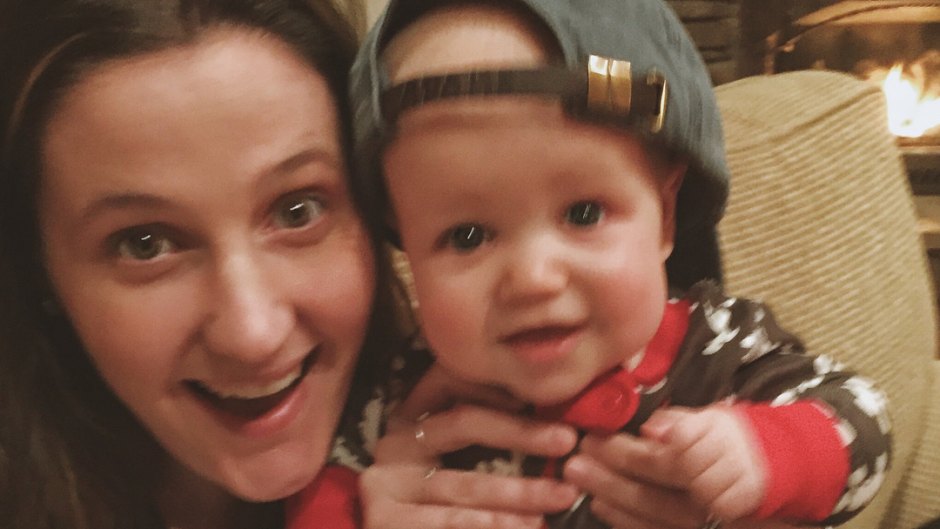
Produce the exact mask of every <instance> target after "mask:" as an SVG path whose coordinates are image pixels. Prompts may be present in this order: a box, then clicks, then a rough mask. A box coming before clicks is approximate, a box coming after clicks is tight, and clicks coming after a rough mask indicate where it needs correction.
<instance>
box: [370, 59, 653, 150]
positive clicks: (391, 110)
mask: <svg viewBox="0 0 940 529" xmlns="http://www.w3.org/2000/svg"><path fill="white" fill-rule="evenodd" d="M510 94H526V95H549V96H559V97H561V98H562V100H563V101H564V103H565V106H566V107H567V108H568V109H569V110H570V111H572V112H573V113H575V114H579V115H580V114H584V115H585V117H592V118H600V119H604V120H611V119H614V120H623V119H627V120H628V121H633V122H636V123H639V124H641V125H642V126H645V127H646V128H647V129H648V130H649V132H652V133H656V132H659V131H660V130H661V129H662V127H663V123H664V121H665V117H666V101H667V95H668V94H667V83H666V79H665V77H664V76H663V75H662V73H660V72H659V71H657V70H655V69H654V70H651V71H650V72H649V73H647V75H646V76H645V78H644V79H643V80H642V81H639V82H634V79H633V75H632V72H631V65H630V62H629V61H621V60H615V59H608V58H605V57H598V56H596V55H591V56H590V57H589V58H588V64H587V68H585V69H582V70H570V69H567V68H560V67H546V68H539V69H527V70H487V71H472V72H461V73H452V74H445V75H436V76H429V77H419V78H417V79H411V80H408V81H405V82H402V83H399V84H396V85H393V86H391V87H389V88H388V89H387V90H385V91H384V92H383V93H382V100H381V104H382V115H383V117H384V118H385V120H386V121H387V122H389V123H394V122H395V121H396V120H397V119H398V116H399V115H401V113H402V112H404V111H406V110H408V109H411V108H415V107H419V106H421V105H423V104H425V103H430V102H432V101H438V100H441V99H451V98H456V97H467V96H488V95H510Z"/></svg>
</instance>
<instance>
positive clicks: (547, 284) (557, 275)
mask: <svg viewBox="0 0 940 529" xmlns="http://www.w3.org/2000/svg"><path fill="white" fill-rule="evenodd" d="M564 251H565V250H564V247H563V245H562V244H561V243H560V242H558V241H555V240H554V239H553V238H551V237H547V236H546V237H540V238H538V239H533V240H529V241H525V242H524V243H522V244H519V245H516V246H515V247H514V248H512V249H509V255H507V256H506V261H505V263H506V264H505V267H504V271H503V274H502V275H503V277H502V281H501V285H500V289H499V290H500V293H501V297H502V299H503V300H504V301H510V302H512V301H518V302H526V301H531V300H540V299H545V298H551V297H553V296H555V295H558V294H559V293H560V292H561V291H563V290H564V289H565V287H567V285H568V277H569V270H568V269H567V263H566V260H565V258H564Z"/></svg>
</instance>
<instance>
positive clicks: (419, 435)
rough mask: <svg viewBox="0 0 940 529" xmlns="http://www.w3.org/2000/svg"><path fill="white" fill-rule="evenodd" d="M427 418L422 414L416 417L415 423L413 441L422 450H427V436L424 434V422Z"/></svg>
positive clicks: (425, 414) (426, 415)
mask: <svg viewBox="0 0 940 529" xmlns="http://www.w3.org/2000/svg"><path fill="white" fill-rule="evenodd" d="M427 418H428V414H427V413H424V414H422V415H421V416H420V417H418V420H417V421H415V422H416V424H415V441H417V442H418V444H419V445H421V446H423V447H424V448H428V436H427V434H426V433H425V432H424V420H425V419H427Z"/></svg>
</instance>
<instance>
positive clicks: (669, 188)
mask: <svg viewBox="0 0 940 529" xmlns="http://www.w3.org/2000/svg"><path fill="white" fill-rule="evenodd" d="M688 168H689V164H688V162H687V161H685V160H678V161H675V162H670V163H669V164H666V165H664V166H663V172H662V174H661V175H660V179H659V196H660V201H661V202H662V208H663V219H662V226H663V233H662V244H661V248H662V258H663V261H665V260H666V258H667V257H669V254H671V253H672V248H673V244H674V243H675V238H676V200H677V197H678V196H679V188H680V187H682V180H683V178H685V172H686V170H688Z"/></svg>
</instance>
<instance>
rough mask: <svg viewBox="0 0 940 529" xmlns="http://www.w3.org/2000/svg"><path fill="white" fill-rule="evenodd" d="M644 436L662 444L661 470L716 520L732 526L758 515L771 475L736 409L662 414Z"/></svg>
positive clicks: (718, 407) (721, 406) (718, 406)
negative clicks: (750, 516) (666, 469)
mask: <svg viewBox="0 0 940 529" xmlns="http://www.w3.org/2000/svg"><path fill="white" fill-rule="evenodd" d="M640 432H641V435H642V436H643V437H645V438H649V439H652V440H655V441H658V442H659V443H660V445H661V449H660V450H657V452H658V454H657V458H663V459H661V460H660V464H661V465H664V466H667V467H671V468H670V471H669V473H670V474H672V476H673V479H674V480H675V482H677V483H682V488H683V489H685V490H687V491H688V493H689V495H690V496H691V498H692V500H693V501H694V502H695V503H697V504H698V505H700V506H702V507H704V508H705V509H707V510H708V512H710V513H711V514H712V515H713V516H715V517H717V518H719V519H721V520H725V521H731V520H737V519H739V518H743V517H746V516H748V515H751V514H753V513H754V512H756V511H757V509H758V507H759V506H760V504H761V502H762V501H763V499H764V495H765V494H766V490H767V469H766V467H765V463H764V458H763V454H762V453H761V448H760V445H759V443H758V440H757V438H756V437H755V435H754V434H753V432H752V431H751V430H750V427H749V425H748V423H747V419H746V418H745V417H744V416H743V415H742V414H740V413H739V412H738V411H736V410H735V409H734V408H733V407H731V406H728V405H724V404H716V405H712V406H709V407H707V408H701V409H690V408H679V407H675V408H663V409H660V410H657V411H656V412H655V413H653V415H652V416H651V417H650V418H649V420H648V421H647V422H646V423H645V424H644V425H643V427H642V428H641V430H640Z"/></svg>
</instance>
